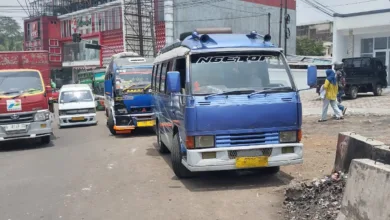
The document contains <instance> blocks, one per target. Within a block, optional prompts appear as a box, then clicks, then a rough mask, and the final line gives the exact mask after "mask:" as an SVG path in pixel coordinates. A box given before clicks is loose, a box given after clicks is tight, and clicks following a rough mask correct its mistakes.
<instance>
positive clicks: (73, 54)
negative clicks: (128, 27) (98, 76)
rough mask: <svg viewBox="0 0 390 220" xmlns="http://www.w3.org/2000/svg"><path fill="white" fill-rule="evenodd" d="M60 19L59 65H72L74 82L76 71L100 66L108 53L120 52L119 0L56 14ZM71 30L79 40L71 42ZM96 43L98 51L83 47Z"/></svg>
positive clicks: (121, 49)
mask: <svg viewBox="0 0 390 220" xmlns="http://www.w3.org/2000/svg"><path fill="white" fill-rule="evenodd" d="M58 19H59V21H60V34H61V39H60V41H61V44H62V48H63V62H62V66H63V67H68V68H72V75H73V76H72V79H73V81H74V82H77V73H78V72H80V71H84V70H88V69H95V68H98V67H103V66H105V65H107V64H108V62H109V60H110V58H111V56H112V55H113V54H115V53H119V52H122V51H123V37H122V36H123V32H122V8H121V2H120V1H112V2H108V3H105V4H101V5H98V6H95V7H90V8H86V9H82V10H78V11H75V12H72V13H67V14H64V15H60V16H58ZM73 33H80V34H81V39H82V41H81V42H80V43H75V42H73V41H72V35H73ZM91 42H94V43H98V44H100V45H102V48H101V50H94V49H87V48H85V44H87V43H91Z"/></svg>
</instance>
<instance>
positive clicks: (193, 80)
mask: <svg viewBox="0 0 390 220" xmlns="http://www.w3.org/2000/svg"><path fill="white" fill-rule="evenodd" d="M270 40H271V36H270V35H265V36H263V35H259V34H258V33H257V32H255V31H252V32H250V33H248V34H233V33H232V31H231V29H228V28H223V29H197V30H195V31H194V32H192V33H191V32H189V33H188V32H187V33H183V34H182V35H181V36H180V41H178V42H175V43H173V44H171V45H168V46H166V47H164V48H163V49H161V51H160V53H159V55H158V56H157V57H156V59H155V60H154V64H153V75H152V85H151V88H152V94H153V105H154V107H155V108H154V113H155V117H156V127H155V128H156V135H157V145H158V150H159V151H160V153H169V152H170V153H171V160H172V168H173V171H174V173H175V175H176V176H177V177H179V178H186V177H190V176H192V175H193V174H194V172H202V171H220V170H238V169H254V168H262V169H267V170H268V171H270V172H271V173H277V172H278V171H279V167H280V166H285V165H292V164H300V163H302V162H303V157H302V155H303V144H302V143H301V138H302V130H301V125H302V104H301V101H300V97H299V90H298V89H297V86H296V84H295V82H294V79H293V76H292V74H291V71H290V69H289V66H288V63H287V61H286V58H285V56H284V54H283V51H282V49H281V48H277V47H275V46H274V45H273V44H272V43H271V42H270ZM315 80H316V69H315V67H314V68H311V69H310V70H308V84H309V85H310V86H314V85H315Z"/></svg>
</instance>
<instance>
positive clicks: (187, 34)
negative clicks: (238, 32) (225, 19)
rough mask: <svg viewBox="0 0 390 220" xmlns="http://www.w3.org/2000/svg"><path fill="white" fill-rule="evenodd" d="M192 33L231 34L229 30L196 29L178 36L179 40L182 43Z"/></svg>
mask: <svg viewBox="0 0 390 220" xmlns="http://www.w3.org/2000/svg"><path fill="white" fill-rule="evenodd" d="M194 32H196V33H197V34H232V33H233V31H232V29H231V28H226V27H225V28H196V29H195V30H194V31H191V32H184V33H181V34H180V37H179V40H180V41H183V40H184V39H186V37H188V36H190V35H192V34H193V33H194Z"/></svg>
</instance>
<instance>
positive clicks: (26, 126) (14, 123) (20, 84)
mask: <svg viewBox="0 0 390 220" xmlns="http://www.w3.org/2000/svg"><path fill="white" fill-rule="evenodd" d="M51 134H52V126H51V118H50V111H49V100H48V95H47V92H46V88H45V86H44V82H43V78H42V75H41V73H40V72H39V71H38V70H33V69H12V70H8V69H5V70H0V141H8V140H18V139H40V141H41V142H42V143H43V144H48V143H50V137H51Z"/></svg>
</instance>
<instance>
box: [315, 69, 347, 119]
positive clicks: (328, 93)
mask: <svg viewBox="0 0 390 220" xmlns="http://www.w3.org/2000/svg"><path fill="white" fill-rule="evenodd" d="M324 90H325V98H324V101H323V106H322V117H321V119H320V120H318V122H324V121H327V120H328V119H327V117H328V107H329V104H330V106H331V107H332V109H333V111H334V114H335V115H336V120H342V119H344V118H343V114H342V112H341V111H340V109H339V108H338V106H337V93H338V85H337V79H336V74H335V72H334V71H333V70H332V69H327V70H326V80H325V84H324Z"/></svg>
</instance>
